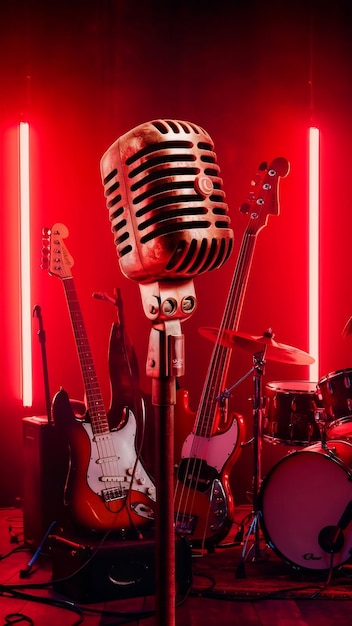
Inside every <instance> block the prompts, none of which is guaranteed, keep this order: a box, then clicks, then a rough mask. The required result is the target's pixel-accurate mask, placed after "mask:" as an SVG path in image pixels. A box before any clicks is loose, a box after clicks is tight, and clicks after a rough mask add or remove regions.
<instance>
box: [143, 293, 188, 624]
mask: <svg viewBox="0 0 352 626" xmlns="http://www.w3.org/2000/svg"><path fill="white" fill-rule="evenodd" d="M156 286H157V289H156ZM166 287H167V285H166ZM172 287H173V289H172V290H171V293H172V296H170V295H169V292H168V290H167V289H165V285H159V284H156V283H154V284H152V285H140V289H141V293H142V301H143V307H144V311H145V313H146V314H147V316H148V317H149V318H150V319H152V318H153V317H154V320H153V325H152V329H151V331H150V338H149V346H148V356H147V364H146V373H147V375H148V376H150V377H151V378H152V404H153V406H154V407H155V445H156V466H155V479H156V494H157V497H156V515H155V535H156V547H155V570H156V581H155V582H156V586H155V587H156V599H155V602H156V624H157V626H174V625H175V596H176V585H175V530H174V412H175V411H174V410H175V404H176V378H177V377H179V376H182V375H183V374H184V336H183V334H182V332H181V322H180V319H179V318H180V317H181V318H183V319H185V318H186V317H187V316H189V315H190V313H192V312H193V310H194V308H195V296H194V295H193V293H192V290H193V283H192V281H188V283H186V285H185V284H184V283H183V284H180V285H176V286H175V285H173V286H172ZM190 292H191V295H189V294H190ZM156 293H157V294H158V297H155V294H156ZM185 294H186V295H185ZM172 315H173V317H172Z"/></svg>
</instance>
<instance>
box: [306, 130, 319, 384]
mask: <svg viewBox="0 0 352 626" xmlns="http://www.w3.org/2000/svg"><path fill="white" fill-rule="evenodd" d="M308 306H309V353H310V354H311V355H312V356H313V357H314V358H315V363H313V364H312V365H310V380H311V381H313V382H318V380H319V129H318V128H315V127H311V128H310V129H309V301H308Z"/></svg>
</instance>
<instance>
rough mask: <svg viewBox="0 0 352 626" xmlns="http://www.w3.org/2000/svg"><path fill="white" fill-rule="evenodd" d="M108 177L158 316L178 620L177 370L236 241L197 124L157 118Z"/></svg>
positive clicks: (160, 598) (170, 618)
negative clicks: (197, 313)
mask: <svg viewBox="0 0 352 626" xmlns="http://www.w3.org/2000/svg"><path fill="white" fill-rule="evenodd" d="M100 166H101V176H102V181H103V185H104V193H105V196H106V200H107V207H108V210H109V218H110V220H111V225H112V232H113V235H114V243H115V245H116V251H117V256H118V259H119V265H120V269H121V271H122V273H123V274H124V275H125V276H126V277H127V278H129V279H131V280H135V281H137V282H138V283H139V288H140V293H141V299H142V305H143V309H144V313H145V315H146V316H147V318H148V319H150V320H151V322H152V328H151V333H150V339H149V347H148V355H147V363H146V371H147V375H148V376H150V377H151V378H152V402H153V405H154V407H155V419H156V455H157V464H156V477H155V478H156V485H157V508H156V519H155V526H156V596H157V597H156V602H157V604H156V606H157V618H158V624H159V625H160V626H165V624H168V626H173V624H174V623H175V616H174V610H175V606H174V605H175V565H174V561H175V536H174V510H173V491H174V485H173V471H174V459H173V456H174V430H173V428H174V405H175V403H176V377H178V376H181V375H183V373H184V341H183V335H182V332H181V322H182V321H184V320H186V319H187V318H188V317H190V315H192V314H193V312H194V310H195V308H196V304H197V301H196V296H195V291H194V286H193V278H194V277H196V276H198V275H199V274H202V273H203V272H206V271H211V270H214V269H216V268H219V267H220V266H221V265H223V263H225V261H226V260H227V259H228V257H229V256H230V254H231V252H232V249H233V231H232V229H231V228H230V218H229V216H228V207H227V204H226V203H225V194H224V191H223V189H222V179H221V178H220V169H219V166H218V164H217V159H216V154H215V152H214V144H213V141H212V139H211V137H210V136H209V135H208V133H207V132H206V131H205V130H204V129H202V128H201V127H200V126H197V125H196V124H193V123H190V122H185V121H180V120H169V119H165V120H164V119H158V120H154V121H151V122H147V123H145V124H141V125H139V126H137V127H135V128H133V129H132V130H130V131H129V132H128V133H126V134H125V135H122V136H121V137H120V138H119V139H117V140H116V141H115V142H114V143H113V144H112V145H111V146H110V148H109V149H108V150H107V151H106V152H105V154H104V155H103V157H102V159H101V164H100Z"/></svg>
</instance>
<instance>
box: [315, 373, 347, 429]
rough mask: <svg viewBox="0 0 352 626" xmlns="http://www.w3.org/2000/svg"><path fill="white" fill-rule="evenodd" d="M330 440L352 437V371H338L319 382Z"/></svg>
mask: <svg viewBox="0 0 352 626" xmlns="http://www.w3.org/2000/svg"><path fill="white" fill-rule="evenodd" d="M318 392H319V394H320V397H321V400H322V404H323V407H324V409H325V412H326V417H327V422H328V426H327V428H326V434H327V436H328V437H329V438H337V439H339V438H349V437H352V369H345V370H337V371H336V372H331V373H330V374H327V375H326V376H323V378H321V379H320V380H319V382H318Z"/></svg>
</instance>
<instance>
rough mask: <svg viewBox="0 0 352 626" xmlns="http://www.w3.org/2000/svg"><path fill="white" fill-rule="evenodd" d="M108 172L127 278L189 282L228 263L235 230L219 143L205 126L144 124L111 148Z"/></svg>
mask: <svg viewBox="0 0 352 626" xmlns="http://www.w3.org/2000/svg"><path fill="white" fill-rule="evenodd" d="M100 167H101V176H102V181H103V185H104V193H105V196H106V199H107V207H108V210H109V217H110V220H111V225H112V231H113V234H114V242H115V244H116V248H117V255H118V258H119V264H120V268H121V271H122V273H123V274H124V275H125V276H126V277H127V278H130V279H132V280H136V281H138V282H139V283H140V284H148V283H154V282H158V281H168V280H171V281H185V280H187V279H192V278H193V277H195V276H197V275H198V274H201V273H203V272H205V271H210V270H213V269H216V268H218V267H220V266H221V265H222V264H223V263H224V262H225V261H226V260H227V259H228V257H229V256H230V253H231V252H232V249H233V231H232V229H231V228H230V218H229V216H228V207H227V204H226V203H225V194H224V191H223V189H222V179H221V178H220V169H219V166H218V165H217V159H216V154H215V152H214V145H213V141H212V139H211V138H210V136H209V135H208V133H207V132H206V131H205V130H203V129H202V128H201V127H199V126H197V125H195V124H193V123H190V122H183V121H179V120H154V121H152V122H147V123H144V124H141V125H139V126H137V127H135V128H133V129H132V130H130V131H129V132H128V133H126V134H125V135H122V136H121V137H120V138H119V139H117V140H116V141H115V142H114V143H113V144H112V145H111V146H110V148H109V149H108V150H107V151H106V152H105V154H104V155H103V157H102V159H101V164H100Z"/></svg>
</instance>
